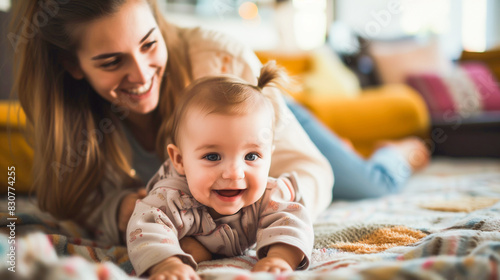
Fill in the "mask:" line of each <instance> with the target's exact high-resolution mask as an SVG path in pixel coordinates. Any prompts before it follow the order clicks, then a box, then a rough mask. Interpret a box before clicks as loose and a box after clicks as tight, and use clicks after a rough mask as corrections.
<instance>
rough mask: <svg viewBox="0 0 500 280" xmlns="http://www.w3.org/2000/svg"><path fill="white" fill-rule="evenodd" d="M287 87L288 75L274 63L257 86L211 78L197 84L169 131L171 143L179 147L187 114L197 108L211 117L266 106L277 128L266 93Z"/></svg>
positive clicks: (233, 79)
mask: <svg viewBox="0 0 500 280" xmlns="http://www.w3.org/2000/svg"><path fill="white" fill-rule="evenodd" d="M283 83H284V72H283V71H282V70H281V69H280V68H278V67H277V66H276V63H275V62H274V61H271V62H268V63H266V64H265V65H264V66H263V67H262V69H261V71H260V76H259V78H258V82H257V85H252V84H250V83H248V82H246V81H244V80H242V79H241V78H239V77H236V76H230V75H219V76H208V77H204V78H200V79H198V80H196V81H194V82H193V83H192V84H191V85H190V86H188V87H187V88H186V89H185V90H184V93H183V94H182V97H181V99H180V100H179V103H178V104H177V107H176V108H175V110H174V113H173V115H172V117H171V118H170V119H169V121H168V123H167V125H166V127H165V129H166V134H167V135H169V139H168V143H172V144H174V145H177V143H178V140H179V127H180V125H181V123H182V121H183V120H184V118H185V116H186V112H187V111H188V110H191V109H192V108H193V107H197V108H198V109H200V110H201V111H202V112H206V113H207V114H223V115H240V114H245V113H247V112H249V111H250V110H255V109H256V108H262V107H263V106H265V107H268V108H269V110H271V111H272V116H273V120H272V123H273V127H274V124H275V122H276V110H275V108H274V104H273V102H272V100H271V99H270V98H269V97H268V96H267V95H266V94H264V92H263V89H264V88H265V87H268V86H279V87H282V85H283Z"/></svg>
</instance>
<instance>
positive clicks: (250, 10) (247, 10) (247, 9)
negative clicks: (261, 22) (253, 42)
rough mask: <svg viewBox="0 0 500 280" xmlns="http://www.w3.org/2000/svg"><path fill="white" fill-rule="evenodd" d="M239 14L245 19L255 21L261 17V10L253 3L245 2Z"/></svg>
mask: <svg viewBox="0 0 500 280" xmlns="http://www.w3.org/2000/svg"><path fill="white" fill-rule="evenodd" d="M238 14H239V15H240V17H242V18H243V19H254V18H256V17H257V16H258V15H259V8H258V7H257V5H255V3H253V2H243V3H242V4H241V5H240V8H239V9H238Z"/></svg>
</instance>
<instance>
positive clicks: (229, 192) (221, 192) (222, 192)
mask: <svg viewBox="0 0 500 280" xmlns="http://www.w3.org/2000/svg"><path fill="white" fill-rule="evenodd" d="M243 191H244V190H216V191H215V192H217V194H218V195H220V196H224V197H233V196H237V195H239V194H240V193H242V192H243Z"/></svg>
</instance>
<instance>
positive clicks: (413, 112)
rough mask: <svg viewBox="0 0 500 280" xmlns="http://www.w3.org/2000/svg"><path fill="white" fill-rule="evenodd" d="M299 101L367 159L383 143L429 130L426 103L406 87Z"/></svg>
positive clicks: (314, 96)
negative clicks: (386, 140)
mask: <svg viewBox="0 0 500 280" xmlns="http://www.w3.org/2000/svg"><path fill="white" fill-rule="evenodd" d="M298 100H299V101H301V103H302V104H304V105H305V106H306V107H308V108H309V109H310V110H311V111H312V112H313V113H314V114H315V115H316V117H318V118H319V119H320V120H321V121H322V122H323V123H324V124H325V125H326V126H328V127H329V128H330V129H332V130H333V131H335V132H336V133H337V134H338V135H339V136H341V137H343V138H347V139H349V140H350V141H351V142H352V144H353V145H354V147H355V148H356V149H357V150H358V151H359V152H360V153H361V154H362V155H365V156H368V155H370V154H371V153H372V152H373V150H374V148H375V144H376V143H377V142H378V141H379V140H385V139H398V138H402V137H405V136H409V135H417V136H421V137H425V136H426V135H427V133H428V129H429V117H428V113H427V108H426V106H425V103H424V101H423V100H422V98H421V97H420V95H419V94H418V93H417V92H415V91H414V90H413V89H412V88H410V87H408V86H405V85H396V84H394V85H385V86H381V87H378V88H374V89H370V90H364V91H363V93H362V94H361V95H360V96H357V97H341V96H326V95H321V96H320V95H310V96H306V97H302V98H298Z"/></svg>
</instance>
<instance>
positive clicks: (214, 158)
mask: <svg viewBox="0 0 500 280" xmlns="http://www.w3.org/2000/svg"><path fill="white" fill-rule="evenodd" d="M204 158H206V159H207V160H209V161H218V160H220V155H218V154H208V155H206V156H204Z"/></svg>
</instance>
